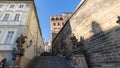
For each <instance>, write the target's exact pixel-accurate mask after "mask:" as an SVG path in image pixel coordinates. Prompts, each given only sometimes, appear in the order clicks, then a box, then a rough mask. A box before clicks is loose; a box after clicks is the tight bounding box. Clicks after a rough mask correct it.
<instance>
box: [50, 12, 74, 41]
mask: <svg viewBox="0 0 120 68" xmlns="http://www.w3.org/2000/svg"><path fill="white" fill-rule="evenodd" d="M71 15H72V13H67V12H64V13H62V14H61V15H56V16H51V17H50V25H51V37H52V40H53V39H54V38H55V36H56V35H57V33H59V31H60V30H61V28H62V27H63V26H64V24H65V22H66V21H67V20H68V19H69V18H70V16H71Z"/></svg>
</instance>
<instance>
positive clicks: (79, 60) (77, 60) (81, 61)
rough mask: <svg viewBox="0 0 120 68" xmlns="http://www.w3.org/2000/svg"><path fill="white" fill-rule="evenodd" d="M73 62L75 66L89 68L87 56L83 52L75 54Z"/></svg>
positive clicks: (76, 67)
mask: <svg viewBox="0 0 120 68" xmlns="http://www.w3.org/2000/svg"><path fill="white" fill-rule="evenodd" d="M71 62H72V65H73V66H74V67H75V68H88V65H87V62H86V59H85V56H84V55H83V54H76V55H73V56H72V61H71Z"/></svg>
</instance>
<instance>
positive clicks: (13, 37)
mask: <svg viewBox="0 0 120 68" xmlns="http://www.w3.org/2000/svg"><path fill="white" fill-rule="evenodd" d="M9 31H13V32H14V34H13V36H12V38H11V41H10V42H9V43H6V39H7V36H8V32H9ZM16 31H17V29H15V28H10V29H9V30H7V31H6V32H5V38H4V42H3V43H4V44H12V43H13V41H14V39H15V35H16Z"/></svg>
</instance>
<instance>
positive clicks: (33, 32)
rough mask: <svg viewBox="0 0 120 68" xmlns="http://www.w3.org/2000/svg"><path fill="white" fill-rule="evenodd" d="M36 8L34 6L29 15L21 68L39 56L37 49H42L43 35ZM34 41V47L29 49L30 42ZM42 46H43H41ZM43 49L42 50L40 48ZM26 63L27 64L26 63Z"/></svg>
mask: <svg viewBox="0 0 120 68" xmlns="http://www.w3.org/2000/svg"><path fill="white" fill-rule="evenodd" d="M35 12H36V11H35V8H34V7H33V6H32V9H31V13H30V15H29V19H28V23H27V25H26V32H25V35H26V36H27V37H28V38H27V39H26V43H25V45H24V48H25V53H24V56H23V57H22V60H21V66H22V68H24V67H25V66H26V64H27V63H28V62H29V61H30V60H31V59H32V58H33V57H34V56H36V54H37V51H36V49H39V50H40V49H42V47H43V39H42V35H41V30H40V28H39V22H38V21H37V16H36V14H35ZM30 40H32V42H33V43H32V45H31V46H30V47H28V48H26V47H27V45H29V41H30ZM40 44H42V45H40ZM40 47H41V48H40ZM40 51H41V50H40ZM25 62H26V63H25Z"/></svg>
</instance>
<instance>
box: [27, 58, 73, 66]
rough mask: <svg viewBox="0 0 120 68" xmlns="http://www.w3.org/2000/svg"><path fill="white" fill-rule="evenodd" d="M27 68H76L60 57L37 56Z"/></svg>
mask: <svg viewBox="0 0 120 68" xmlns="http://www.w3.org/2000/svg"><path fill="white" fill-rule="evenodd" d="M26 68H74V67H72V66H71V65H70V64H69V63H68V62H67V61H66V60H65V59H63V58H61V57H58V56H37V57H35V58H34V59H32V60H31V62H29V64H28V65H27V67H26Z"/></svg>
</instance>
